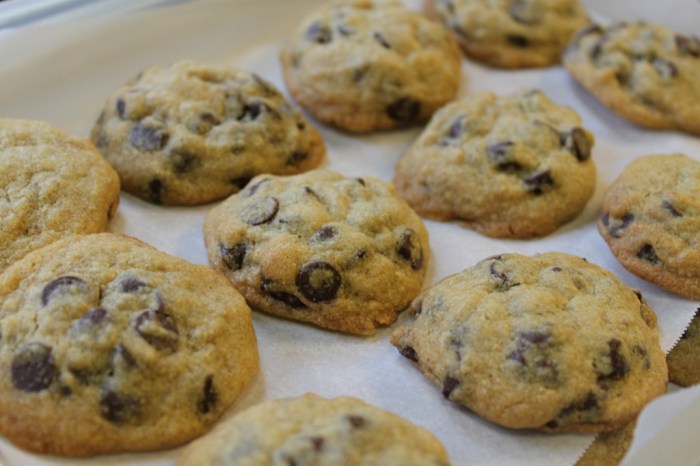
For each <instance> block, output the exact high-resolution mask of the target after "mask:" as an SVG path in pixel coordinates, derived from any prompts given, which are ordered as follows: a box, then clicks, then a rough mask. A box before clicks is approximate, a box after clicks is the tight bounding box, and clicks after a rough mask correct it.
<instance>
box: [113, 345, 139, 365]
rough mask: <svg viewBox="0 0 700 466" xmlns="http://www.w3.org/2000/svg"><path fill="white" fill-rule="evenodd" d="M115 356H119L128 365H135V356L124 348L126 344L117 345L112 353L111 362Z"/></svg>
mask: <svg viewBox="0 0 700 466" xmlns="http://www.w3.org/2000/svg"><path fill="white" fill-rule="evenodd" d="M117 358H121V359H122V360H123V361H124V363H125V364H126V365H127V366H128V367H136V358H135V357H134V355H133V354H131V352H130V351H129V350H128V349H126V346H124V345H122V344H119V345H117V346H116V348H114V352H113V353H112V359H113V362H114V360H116V359H117Z"/></svg>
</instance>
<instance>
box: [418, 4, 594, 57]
mask: <svg viewBox="0 0 700 466" xmlns="http://www.w3.org/2000/svg"><path fill="white" fill-rule="evenodd" d="M423 4H424V7H425V11H426V13H427V14H428V15H429V16H431V17H433V18H435V19H437V20H439V21H441V22H442V23H444V24H445V26H447V27H448V28H449V29H450V30H451V31H452V32H453V33H454V35H455V37H456V38H457V40H458V41H459V44H460V45H461V46H462V49H463V50H464V53H465V54H466V55H467V56H469V57H471V58H474V59H475V60H479V61H482V62H485V63H487V64H489V65H492V66H498V67H502V68H526V67H541V66H549V65H553V64H556V63H559V61H560V57H561V54H562V52H563V51H564V49H565V47H566V45H567V44H568V43H569V41H570V40H571V37H572V36H573V35H574V34H575V33H576V31H578V30H580V29H581V28H583V27H584V26H586V25H587V24H588V23H589V20H588V16H587V14H586V10H585V9H584V8H583V6H582V5H581V2H580V1H579V0H496V1H483V0H424V2H423Z"/></svg>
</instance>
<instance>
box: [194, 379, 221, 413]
mask: <svg viewBox="0 0 700 466" xmlns="http://www.w3.org/2000/svg"><path fill="white" fill-rule="evenodd" d="M218 400H219V395H218V394H217V393H216V389H215V388H214V376H213V375H208V376H207V377H206V378H205V379H204V387H203V389H202V398H200V399H199V401H197V411H199V412H200V413H202V414H206V413H208V412H210V411H211V410H212V408H213V407H214V406H215V405H216V402H217V401H218Z"/></svg>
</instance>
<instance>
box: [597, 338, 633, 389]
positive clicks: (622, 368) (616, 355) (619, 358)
mask: <svg viewBox="0 0 700 466" xmlns="http://www.w3.org/2000/svg"><path fill="white" fill-rule="evenodd" d="M621 346H622V343H621V342H620V340H618V339H616V338H613V339H612V340H610V341H608V349H609V352H608V357H609V359H610V370H609V371H608V372H607V373H604V374H600V375H599V376H598V381H599V382H600V381H605V380H620V379H622V378H623V377H624V376H625V375H626V374H627V372H629V365H628V364H627V360H626V359H625V357H624V356H623V355H622V354H621V353H620V347H621Z"/></svg>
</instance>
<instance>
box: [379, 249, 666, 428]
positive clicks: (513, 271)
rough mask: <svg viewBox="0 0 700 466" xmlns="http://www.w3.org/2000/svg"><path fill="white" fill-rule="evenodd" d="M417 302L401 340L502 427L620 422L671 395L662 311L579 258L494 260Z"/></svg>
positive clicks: (442, 383) (435, 376)
mask: <svg viewBox="0 0 700 466" xmlns="http://www.w3.org/2000/svg"><path fill="white" fill-rule="evenodd" d="M411 310H412V312H413V313H414V315H415V320H414V321H412V322H410V323H408V324H407V325H405V326H403V327H400V328H398V329H397V330H396V331H395V332H394V334H393V335H392V340H391V341H392V343H393V344H394V345H395V346H396V347H397V348H398V349H399V351H400V353H401V354H402V355H403V356H405V357H406V358H408V359H410V360H412V361H414V362H415V363H416V364H417V366H418V367H419V368H420V369H421V371H423V373H424V374H425V375H426V376H427V377H428V378H429V379H431V380H432V381H433V382H434V383H435V384H437V385H438V387H439V388H440V390H441V391H442V394H443V396H444V397H445V398H447V399H449V400H452V401H454V402H456V403H460V404H462V405H464V406H466V407H467V408H469V409H470V410H472V411H474V412H475V413H476V414H478V415H479V416H481V417H483V418H485V419H487V420H489V421H491V422H494V423H496V424H499V425H501V426H503V427H508V428H512V429H530V428H531V429H540V430H545V431H550V432H559V431H574V432H597V431H605V430H611V429H614V428H616V427H619V426H622V425H623V424H625V423H627V422H629V421H631V420H632V419H633V418H634V417H635V416H636V415H637V413H638V412H639V411H640V410H641V409H642V408H643V407H644V405H645V404H646V403H648V402H649V401H651V400H652V399H653V398H655V397H656V396H659V395H661V394H662V393H665V392H666V385H667V367H666V360H665V357H664V354H663V352H662V351H661V347H660V346H659V339H658V335H657V334H656V332H655V330H654V328H653V327H654V326H655V320H656V317H655V315H654V313H653V311H652V310H651V309H650V308H649V307H648V306H647V305H646V303H645V302H644V301H643V300H642V299H641V297H640V296H639V295H637V294H635V292H634V291H632V290H631V289H630V288H628V287H627V286H626V285H625V284H624V283H622V282H621V281H620V280H619V279H617V278H616V277H615V276H613V275H612V274H610V273H609V272H607V271H605V270H603V269H601V268H600V267H598V266H595V265H593V264H590V263H588V262H586V261H585V260H584V259H581V258H577V257H574V256H570V255H568V254H563V253H554V252H551V253H546V254H539V255H535V256H532V257H526V256H521V255H519V254H504V255H500V256H494V257H490V258H487V259H484V260H483V261H481V262H479V263H478V264H476V265H475V266H474V267H471V268H469V269H466V270H465V271H463V272H461V273H458V274H455V275H452V276H450V277H448V278H446V279H444V280H442V281H441V282H439V283H438V284H437V285H435V286H433V287H432V288H431V289H429V290H427V291H425V292H424V293H422V294H421V295H420V296H419V297H418V298H417V299H416V300H415V301H414V302H413V303H412V304H411Z"/></svg>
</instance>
